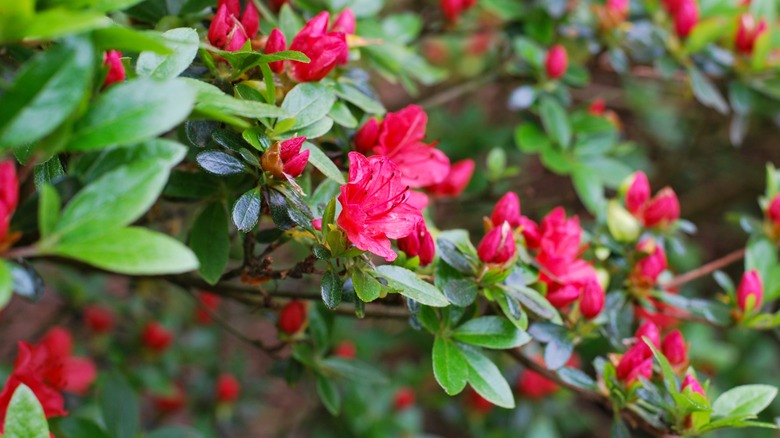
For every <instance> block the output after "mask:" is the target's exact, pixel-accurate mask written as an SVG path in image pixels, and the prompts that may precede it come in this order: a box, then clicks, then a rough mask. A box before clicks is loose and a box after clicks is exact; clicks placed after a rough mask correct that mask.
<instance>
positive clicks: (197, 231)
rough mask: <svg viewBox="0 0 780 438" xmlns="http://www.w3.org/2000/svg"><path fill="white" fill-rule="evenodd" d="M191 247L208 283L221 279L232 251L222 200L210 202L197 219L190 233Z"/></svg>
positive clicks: (201, 272) (201, 273)
mask: <svg viewBox="0 0 780 438" xmlns="http://www.w3.org/2000/svg"><path fill="white" fill-rule="evenodd" d="M190 247H191V248H192V251H193V252H195V256H197V257H198V262H199V263H200V275H201V276H202V277H203V279H204V280H206V282H207V283H208V284H215V283H216V282H217V281H219V277H221V276H222V272H224V270H225V267H226V266H227V263H228V256H229V253H230V235H229V234H228V218H227V213H226V212H225V206H224V205H223V204H222V203H221V202H213V203H211V204H209V205H208V206H207V207H206V209H205V210H203V212H201V214H200V215H199V216H198V218H197V219H195V223H194V224H193V225H192V232H191V234H190Z"/></svg>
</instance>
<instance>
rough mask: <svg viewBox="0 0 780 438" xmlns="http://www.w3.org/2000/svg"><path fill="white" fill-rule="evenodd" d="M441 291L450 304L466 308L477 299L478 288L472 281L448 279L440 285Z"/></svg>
mask: <svg viewBox="0 0 780 438" xmlns="http://www.w3.org/2000/svg"><path fill="white" fill-rule="evenodd" d="M444 265H446V263H445V264H444ZM447 266H449V265H447ZM441 290H442V292H444V296H445V297H447V300H448V301H449V302H450V303H452V304H454V305H456V306H458V307H467V306H470V305H471V304H472V303H473V302H474V300H475V299H476V298H477V293H478V292H479V287H478V286H477V283H476V282H475V281H474V280H473V279H449V280H447V281H444V284H442V285H441Z"/></svg>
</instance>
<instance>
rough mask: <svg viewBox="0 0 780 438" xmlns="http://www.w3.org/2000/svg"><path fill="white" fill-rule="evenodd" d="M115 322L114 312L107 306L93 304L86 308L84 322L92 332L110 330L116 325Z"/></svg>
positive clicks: (99, 332)
mask: <svg viewBox="0 0 780 438" xmlns="http://www.w3.org/2000/svg"><path fill="white" fill-rule="evenodd" d="M114 322H115V318H114V312H112V311H111V309H109V308H107V307H103V306H99V305H97V304H92V305H89V306H86V307H85V308H84V323H86V325H87V327H88V328H89V330H90V331H91V332H92V333H96V334H102V333H106V332H109V331H111V329H112V328H113V327H114Z"/></svg>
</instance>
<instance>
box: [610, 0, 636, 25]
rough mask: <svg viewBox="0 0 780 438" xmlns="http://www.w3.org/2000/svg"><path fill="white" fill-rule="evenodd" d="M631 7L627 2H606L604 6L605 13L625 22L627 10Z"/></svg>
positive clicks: (616, 0)
mask: <svg viewBox="0 0 780 438" xmlns="http://www.w3.org/2000/svg"><path fill="white" fill-rule="evenodd" d="M630 5H631V2H630V1H629V0H607V1H606V3H605V6H606V8H607V11H609V12H611V13H612V15H613V16H614V17H616V18H619V19H621V21H622V20H625V19H626V18H627V17H628V8H629V6H630Z"/></svg>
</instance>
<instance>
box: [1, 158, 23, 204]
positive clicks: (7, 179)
mask: <svg viewBox="0 0 780 438" xmlns="http://www.w3.org/2000/svg"><path fill="white" fill-rule="evenodd" d="M0 204H3V205H5V207H6V209H7V210H8V211H9V212H13V211H14V210H16V206H17V205H18V204H19V179H18V178H17V176H16V165H15V164H14V162H13V161H12V160H7V161H3V162H0Z"/></svg>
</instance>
